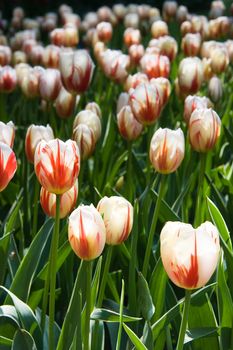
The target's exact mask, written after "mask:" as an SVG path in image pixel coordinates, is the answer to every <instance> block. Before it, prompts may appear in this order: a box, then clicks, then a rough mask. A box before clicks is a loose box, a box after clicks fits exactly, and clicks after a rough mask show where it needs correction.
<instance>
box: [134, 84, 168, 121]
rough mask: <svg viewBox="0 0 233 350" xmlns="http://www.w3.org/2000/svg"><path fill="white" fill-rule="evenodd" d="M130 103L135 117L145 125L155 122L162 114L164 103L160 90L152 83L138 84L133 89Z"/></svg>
mask: <svg viewBox="0 0 233 350" xmlns="http://www.w3.org/2000/svg"><path fill="white" fill-rule="evenodd" d="M129 104H130V107H131V109H132V112H133V114H134V116H135V118H136V119H137V120H138V122H139V123H141V124H143V125H150V124H153V123H154V122H155V121H156V120H157V119H158V118H159V116H160V112H161V108H162V103H161V101H160V96H159V92H158V90H157V89H156V87H155V86H153V85H152V84H150V83H147V84H141V85H138V86H137V87H136V89H135V90H133V91H131V92H130V97H129Z"/></svg>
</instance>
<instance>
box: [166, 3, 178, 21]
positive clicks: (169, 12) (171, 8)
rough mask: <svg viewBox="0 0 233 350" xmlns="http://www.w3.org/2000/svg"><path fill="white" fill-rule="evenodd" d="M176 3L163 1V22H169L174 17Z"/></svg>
mask: <svg viewBox="0 0 233 350" xmlns="http://www.w3.org/2000/svg"><path fill="white" fill-rule="evenodd" d="M177 7H178V5H177V2H176V1H164V3H163V18H164V19H165V21H169V20H170V19H172V18H173V17H175V15H176V10H177Z"/></svg>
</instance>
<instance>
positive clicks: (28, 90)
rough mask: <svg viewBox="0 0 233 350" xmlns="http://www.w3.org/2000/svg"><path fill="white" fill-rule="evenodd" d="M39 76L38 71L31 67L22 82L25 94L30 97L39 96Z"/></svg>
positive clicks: (21, 85)
mask: <svg viewBox="0 0 233 350" xmlns="http://www.w3.org/2000/svg"><path fill="white" fill-rule="evenodd" d="M39 76H40V74H38V72H35V70H34V69H30V70H29V71H28V72H27V74H25V75H24V76H23V78H22V80H21V82H20V87H21V90H22V92H23V94H24V95H25V96H27V97H28V98H34V97H36V96H39V94H40V92H39Z"/></svg>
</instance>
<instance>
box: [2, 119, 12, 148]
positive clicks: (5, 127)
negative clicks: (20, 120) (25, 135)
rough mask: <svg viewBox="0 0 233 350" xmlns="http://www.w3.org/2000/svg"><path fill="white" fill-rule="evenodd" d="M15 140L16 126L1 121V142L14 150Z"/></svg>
mask: <svg viewBox="0 0 233 350" xmlns="http://www.w3.org/2000/svg"><path fill="white" fill-rule="evenodd" d="M14 139H15V126H14V123H13V122H12V121H10V122H8V123H7V124H5V123H3V122H1V121H0V142H3V143H5V144H6V145H8V146H9V147H11V148H13V145H14Z"/></svg>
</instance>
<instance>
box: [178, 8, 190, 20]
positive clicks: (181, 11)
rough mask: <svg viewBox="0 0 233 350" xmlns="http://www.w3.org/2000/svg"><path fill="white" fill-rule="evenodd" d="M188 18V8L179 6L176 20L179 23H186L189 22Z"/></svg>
mask: <svg viewBox="0 0 233 350" xmlns="http://www.w3.org/2000/svg"><path fill="white" fill-rule="evenodd" d="M187 17H188V9H187V7H186V6H183V5H181V6H179V7H178V8H177V11H176V20H177V21H178V22H179V23H183V22H184V21H186V20H187Z"/></svg>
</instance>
